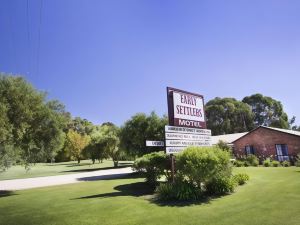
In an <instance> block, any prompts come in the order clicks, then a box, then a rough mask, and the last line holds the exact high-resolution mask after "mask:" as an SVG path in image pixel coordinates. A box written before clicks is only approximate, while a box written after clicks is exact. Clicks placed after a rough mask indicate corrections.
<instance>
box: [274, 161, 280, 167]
mask: <svg viewBox="0 0 300 225" xmlns="http://www.w3.org/2000/svg"><path fill="white" fill-rule="evenodd" d="M272 165H273V167H278V166H279V165H280V162H278V161H277V160H274V161H272Z"/></svg>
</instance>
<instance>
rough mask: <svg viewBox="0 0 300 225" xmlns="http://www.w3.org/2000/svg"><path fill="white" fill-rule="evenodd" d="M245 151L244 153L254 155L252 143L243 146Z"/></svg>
mask: <svg viewBox="0 0 300 225" xmlns="http://www.w3.org/2000/svg"><path fill="white" fill-rule="evenodd" d="M245 153H246V155H250V154H252V155H254V147H253V145H247V146H246V147H245Z"/></svg>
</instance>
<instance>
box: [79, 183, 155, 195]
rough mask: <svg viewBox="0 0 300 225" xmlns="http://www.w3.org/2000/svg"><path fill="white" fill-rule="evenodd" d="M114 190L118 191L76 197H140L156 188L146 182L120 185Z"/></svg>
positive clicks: (151, 192)
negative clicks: (150, 186)
mask: <svg viewBox="0 0 300 225" xmlns="http://www.w3.org/2000/svg"><path fill="white" fill-rule="evenodd" d="M114 190H116V192H110V193H103V194H96V195H88V196H83V197H80V198H76V199H93V198H111V197H120V196H132V197H140V196H144V195H149V194H153V191H154V189H153V188H149V186H147V185H146V183H145V182H136V183H131V184H123V185H118V186H116V187H114Z"/></svg>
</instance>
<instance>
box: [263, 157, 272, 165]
mask: <svg viewBox="0 0 300 225" xmlns="http://www.w3.org/2000/svg"><path fill="white" fill-rule="evenodd" d="M263 165H264V167H270V166H271V159H270V158H267V159H266V160H264V161H263Z"/></svg>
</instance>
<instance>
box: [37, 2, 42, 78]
mask: <svg viewBox="0 0 300 225" xmlns="http://www.w3.org/2000/svg"><path fill="white" fill-rule="evenodd" d="M42 9H43V0H41V4H40V20H39V30H38V46H37V68H36V75H37V76H38V74H39V66H40V65H39V64H40V42H41V26H42Z"/></svg>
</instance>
